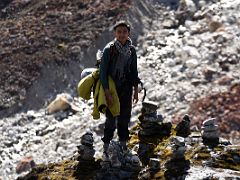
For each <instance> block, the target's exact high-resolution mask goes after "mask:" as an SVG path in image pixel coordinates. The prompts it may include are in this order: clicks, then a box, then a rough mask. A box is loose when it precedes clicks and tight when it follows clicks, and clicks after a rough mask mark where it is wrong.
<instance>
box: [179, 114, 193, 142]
mask: <svg viewBox="0 0 240 180" xmlns="http://www.w3.org/2000/svg"><path fill="white" fill-rule="evenodd" d="M190 122H191V121H190V117H189V115H188V114H185V115H184V116H183V119H182V121H181V122H180V123H179V124H178V125H177V127H176V135H177V136H181V137H184V138H186V137H188V136H189V135H190V134H191V130H190Z"/></svg>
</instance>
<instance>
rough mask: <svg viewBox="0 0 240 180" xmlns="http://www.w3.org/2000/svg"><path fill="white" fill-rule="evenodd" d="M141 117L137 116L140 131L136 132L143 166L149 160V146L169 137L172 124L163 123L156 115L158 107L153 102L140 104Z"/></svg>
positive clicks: (160, 116)
mask: <svg viewBox="0 0 240 180" xmlns="http://www.w3.org/2000/svg"><path fill="white" fill-rule="evenodd" d="M142 106H143V107H142V110H141V115H140V116H139V118H138V119H139V121H140V130H139V132H138V137H139V140H140V141H139V148H138V155H139V157H140V159H141V161H142V162H143V163H144V164H148V162H149V159H150V154H151V153H149V152H151V150H152V149H153V148H152V146H151V144H153V143H159V142H154V141H156V140H158V141H159V140H161V139H162V138H163V137H166V136H170V133H171V128H172V124H171V123H170V122H166V123H164V122H163V117H162V115H158V114H157V109H158V105H157V104H156V103H155V102H151V101H145V102H143V103H142Z"/></svg>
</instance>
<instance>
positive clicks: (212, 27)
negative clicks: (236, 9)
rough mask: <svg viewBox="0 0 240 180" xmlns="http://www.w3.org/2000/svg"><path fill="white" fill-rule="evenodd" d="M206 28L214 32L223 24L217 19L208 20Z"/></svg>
mask: <svg viewBox="0 0 240 180" xmlns="http://www.w3.org/2000/svg"><path fill="white" fill-rule="evenodd" d="M208 28H209V31H210V32H215V31H217V30H220V28H223V24H222V23H220V22H218V21H210V22H209V23H208Z"/></svg>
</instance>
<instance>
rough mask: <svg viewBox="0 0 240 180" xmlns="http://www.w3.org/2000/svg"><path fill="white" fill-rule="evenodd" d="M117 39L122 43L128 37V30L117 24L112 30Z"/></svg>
mask: <svg viewBox="0 0 240 180" xmlns="http://www.w3.org/2000/svg"><path fill="white" fill-rule="evenodd" d="M114 34H115V37H116V38H117V40H118V41H119V42H120V43H121V44H122V45H124V44H125V43H126V42H127V40H128V37H129V31H128V29H127V27H126V26H118V27H117V28H116V30H115V32H114Z"/></svg>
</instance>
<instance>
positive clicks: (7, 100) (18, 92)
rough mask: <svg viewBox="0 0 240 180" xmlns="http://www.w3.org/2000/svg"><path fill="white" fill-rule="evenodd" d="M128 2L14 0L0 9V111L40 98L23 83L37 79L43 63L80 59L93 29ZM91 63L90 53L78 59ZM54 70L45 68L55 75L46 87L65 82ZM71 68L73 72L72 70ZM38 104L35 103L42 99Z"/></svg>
mask: <svg viewBox="0 0 240 180" xmlns="http://www.w3.org/2000/svg"><path fill="white" fill-rule="evenodd" d="M130 3H131V2H130V1H125V2H118V1H106V2H101V1H91V0H88V1H77V0H76V1H71V2H70V1H64V0H59V1H51V0H46V1H38V0H32V1H31V0H30V1H23V0H16V1H13V2H11V4H9V6H7V7H6V8H4V9H2V10H1V12H0V17H1V21H0V26H1V28H0V32H1V38H0V41H1V44H0V59H1V62H0V68H1V74H0V82H1V87H0V96H1V98H0V112H1V116H6V114H8V112H9V111H10V110H9V108H12V109H13V110H19V109H21V108H23V107H26V106H25V104H24V106H23V105H22V104H23V103H24V100H25V99H26V98H28V100H27V101H30V99H31V98H36V99H38V100H39V101H41V99H42V98H45V97H44V96H41V93H40V94H38V92H36V91H35V92H33V93H30V94H29V88H30V87H31V86H32V85H33V83H34V81H35V80H37V79H38V80H39V78H40V77H41V76H42V74H43V73H44V72H43V71H44V69H46V68H45V67H46V66H47V67H48V68H50V67H51V66H54V67H55V68H56V67H58V65H60V66H62V65H63V64H65V66H67V65H69V64H70V65H71V63H73V61H78V62H79V61H80V60H82V59H83V56H84V54H83V53H84V52H85V51H86V50H87V49H88V48H90V47H91V46H93V43H94V42H95V41H96V39H97V38H98V37H99V35H100V34H101V33H102V32H103V31H104V30H106V29H107V28H109V27H110V25H111V23H112V22H114V21H115V20H116V19H117V18H118V15H119V12H121V11H125V10H126V9H128V7H129V5H130ZM85 58H86V57H85ZM93 63H94V59H93V58H90V59H89V60H88V61H86V62H84V63H82V65H90V64H91V65H93ZM49 66H50V67H49ZM75 66H77V67H78V72H79V71H80V67H79V65H78V63H75ZM53 69H54V68H52V69H51V70H53ZM51 70H50V72H51ZM59 70H60V69H59ZM75 71H76V70H75ZM55 73H56V74H51V73H49V76H55V79H54V80H52V82H49V84H51V83H52V84H51V85H46V88H47V87H49V88H50V89H51V86H54V85H55V86H58V87H59V86H60V85H58V83H57V82H58V81H59V84H60V83H62V84H63V86H64V85H65V86H67V85H68V84H67V83H66V82H64V81H66V80H67V79H69V78H68V77H56V76H60V75H58V74H57V72H55ZM73 74H74V75H75V76H77V74H76V73H73ZM44 78H45V77H44ZM58 78H59V79H62V81H63V82H61V81H60V80H59V79H58ZM66 78H67V79H66ZM64 79H65V80H64ZM51 90H53V89H51ZM34 93H35V94H34ZM38 96H40V97H38ZM29 97H30V98H29ZM39 104H40V106H41V105H42V102H41V103H39ZM30 106H31V105H30ZM9 113H11V112H9Z"/></svg>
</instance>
